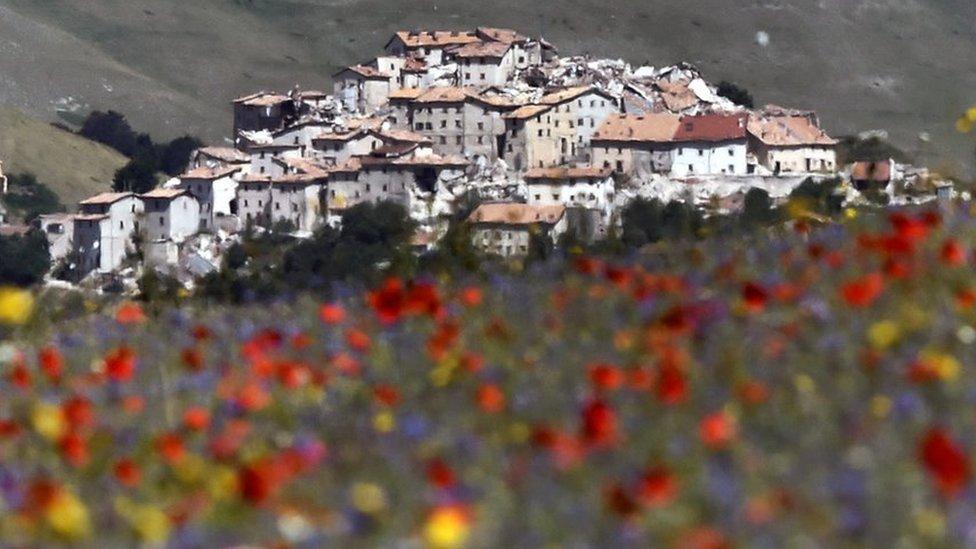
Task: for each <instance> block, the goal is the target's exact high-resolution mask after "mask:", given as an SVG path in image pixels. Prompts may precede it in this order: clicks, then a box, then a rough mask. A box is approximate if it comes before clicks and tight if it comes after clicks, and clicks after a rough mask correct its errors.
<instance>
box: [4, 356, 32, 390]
mask: <svg viewBox="0 0 976 549" xmlns="http://www.w3.org/2000/svg"><path fill="white" fill-rule="evenodd" d="M8 379H9V380H10V383H11V384H13V386H14V387H17V388H18V389H27V388H28V387H30V385H31V375H30V370H28V369H27V365H26V364H24V360H23V359H22V358H18V359H17V360H15V361H14V367H13V369H12V370H10V374H8Z"/></svg>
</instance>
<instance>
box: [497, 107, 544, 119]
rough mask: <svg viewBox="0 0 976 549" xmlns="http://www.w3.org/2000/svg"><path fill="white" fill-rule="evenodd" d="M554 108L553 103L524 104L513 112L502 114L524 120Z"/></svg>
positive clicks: (504, 116)
mask: <svg viewBox="0 0 976 549" xmlns="http://www.w3.org/2000/svg"><path fill="white" fill-rule="evenodd" d="M551 108H552V105H524V106H522V107H519V108H517V109H515V110H514V111H512V112H509V113H505V114H503V115H502V117H503V118H514V119H518V120H524V119H527V118H532V117H534V116H536V115H539V114H542V113H544V112H546V111H548V110H549V109H551Z"/></svg>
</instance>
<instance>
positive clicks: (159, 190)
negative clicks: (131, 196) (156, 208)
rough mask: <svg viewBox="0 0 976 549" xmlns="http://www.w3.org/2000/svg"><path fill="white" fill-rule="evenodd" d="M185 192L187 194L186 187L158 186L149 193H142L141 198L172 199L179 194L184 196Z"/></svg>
mask: <svg viewBox="0 0 976 549" xmlns="http://www.w3.org/2000/svg"><path fill="white" fill-rule="evenodd" d="M184 194H186V190H184V189H166V188H163V187H156V188H155V189H153V190H151V191H149V192H147V193H142V194H140V195H139V198H162V199H166V200H171V199H173V198H176V197H178V196H183V195H184Z"/></svg>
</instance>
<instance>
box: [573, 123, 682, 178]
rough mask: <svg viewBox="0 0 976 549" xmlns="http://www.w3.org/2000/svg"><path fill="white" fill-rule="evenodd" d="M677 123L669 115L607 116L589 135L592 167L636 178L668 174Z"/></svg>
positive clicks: (671, 162) (671, 161)
mask: <svg viewBox="0 0 976 549" xmlns="http://www.w3.org/2000/svg"><path fill="white" fill-rule="evenodd" d="M680 122H681V118H680V117H679V116H678V115H675V114H671V113H649V114H617V115H611V116H610V117H608V118H607V119H606V120H605V121H604V122H603V124H602V125H601V126H600V127H599V128H598V129H597V131H596V133H594V134H593V138H592V141H591V146H592V150H593V153H592V154H593V165H594V166H600V167H603V168H610V169H612V170H614V172H616V173H619V174H623V175H630V176H636V177H641V176H647V175H650V174H662V173H664V174H666V173H670V172H671V166H672V164H673V152H674V136H675V134H676V133H677V131H678V125H679V124H680Z"/></svg>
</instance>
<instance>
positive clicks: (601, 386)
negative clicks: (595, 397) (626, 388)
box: [589, 364, 624, 391]
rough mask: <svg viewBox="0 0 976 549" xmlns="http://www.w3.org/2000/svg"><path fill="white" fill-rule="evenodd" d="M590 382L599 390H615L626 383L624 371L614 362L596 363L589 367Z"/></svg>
mask: <svg viewBox="0 0 976 549" xmlns="http://www.w3.org/2000/svg"><path fill="white" fill-rule="evenodd" d="M589 374H590V383H591V384H593V387H594V388H596V389H598V390H606V391H614V390H616V389H619V388H620V387H622V386H623V384H624V373H623V371H621V370H620V368H617V367H616V366H614V365H612V364H594V365H591V366H590V368H589Z"/></svg>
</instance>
